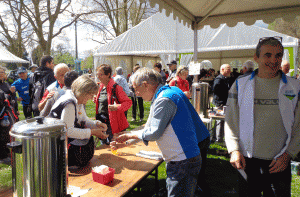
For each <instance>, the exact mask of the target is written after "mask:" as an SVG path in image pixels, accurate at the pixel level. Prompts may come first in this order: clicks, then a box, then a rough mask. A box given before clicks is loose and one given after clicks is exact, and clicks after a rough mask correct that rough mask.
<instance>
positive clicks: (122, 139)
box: [116, 134, 131, 143]
mask: <svg viewBox="0 0 300 197" xmlns="http://www.w3.org/2000/svg"><path fill="white" fill-rule="evenodd" d="M129 139H131V138H130V135H128V134H123V135H120V136H118V137H117V138H116V142H118V143H124V142H126V141H127V140H129Z"/></svg>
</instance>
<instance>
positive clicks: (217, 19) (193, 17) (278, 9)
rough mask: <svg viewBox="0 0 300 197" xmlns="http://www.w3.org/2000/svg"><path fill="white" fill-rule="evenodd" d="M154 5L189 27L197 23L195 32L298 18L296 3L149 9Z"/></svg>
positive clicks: (179, 3)
mask: <svg viewBox="0 0 300 197" xmlns="http://www.w3.org/2000/svg"><path fill="white" fill-rule="evenodd" d="M155 4H158V5H159V10H160V11H162V10H163V9H165V10H166V11H167V15H168V16H169V14H170V13H173V14H174V17H178V18H179V19H180V21H181V20H182V21H184V23H185V24H188V25H189V26H190V25H192V23H193V22H197V23H198V29H201V28H203V27H204V25H210V26H211V27H213V28H217V27H219V26H220V25H221V24H223V23H227V25H228V26H229V27H233V26H235V25H236V24H237V23H238V22H241V21H243V22H245V24H247V25H253V24H254V23H255V21H256V20H263V21H264V22H265V23H271V22H273V21H274V20H275V19H276V18H283V19H284V20H286V21H291V20H294V18H295V16H299V15H300V1H299V0H284V1H282V0H251V1H250V0H188V1H187V0H150V5H151V7H154V6H155ZM174 19H175V18H174Z"/></svg>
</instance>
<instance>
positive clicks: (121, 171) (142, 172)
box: [0, 141, 163, 197]
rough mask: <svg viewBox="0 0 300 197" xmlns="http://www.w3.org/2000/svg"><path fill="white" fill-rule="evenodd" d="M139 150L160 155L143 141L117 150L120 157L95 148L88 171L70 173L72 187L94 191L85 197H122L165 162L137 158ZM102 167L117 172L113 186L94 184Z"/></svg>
mask: <svg viewBox="0 0 300 197" xmlns="http://www.w3.org/2000/svg"><path fill="white" fill-rule="evenodd" d="M140 150H145V151H156V152H160V150H159V148H158V146H157V145H156V142H149V145H148V146H146V145H144V143H143V142H142V141H137V142H135V143H132V144H130V145H128V146H126V147H123V148H121V149H118V153H120V155H118V156H116V155H113V154H112V153H111V150H110V147H109V146H108V145H102V146H100V147H98V148H96V150H95V154H94V157H93V159H92V160H91V165H90V167H89V168H86V169H84V170H83V171H81V172H80V173H71V174H69V178H68V179H69V185H72V186H76V187H80V188H81V189H90V188H92V189H91V190H90V191H89V192H88V193H86V194H84V195H83V196H86V197H94V196H95V197H96V196H97V197H98V196H105V197H109V196H112V197H116V196H123V195H125V194H126V193H127V192H128V191H129V190H130V189H132V188H134V187H135V185H136V184H137V183H138V182H140V181H141V180H142V179H143V178H145V176H146V175H147V174H148V173H149V172H151V171H152V170H153V169H155V168H156V167H157V166H159V165H160V164H161V163H162V162H163V160H160V161H157V160H151V159H146V158H142V157H137V156H135V154H136V153H138V152H139V151H140ZM99 165H107V166H109V167H111V168H114V169H115V175H114V180H113V182H112V183H110V184H108V185H102V184H100V183H97V182H94V181H93V177H92V172H91V170H92V167H94V166H99ZM1 193H2V192H1ZM2 196H3V197H4V196H5V197H10V196H12V189H10V190H7V191H5V192H3V193H2V194H0V197H2Z"/></svg>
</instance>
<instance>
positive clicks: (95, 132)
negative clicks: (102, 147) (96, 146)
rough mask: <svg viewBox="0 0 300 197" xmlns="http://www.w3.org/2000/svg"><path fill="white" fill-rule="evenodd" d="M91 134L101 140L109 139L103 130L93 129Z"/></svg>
mask: <svg viewBox="0 0 300 197" xmlns="http://www.w3.org/2000/svg"><path fill="white" fill-rule="evenodd" d="M91 134H92V135H94V136H96V137H99V138H101V139H106V138H108V135H107V134H105V133H103V131H102V129H92V130H91Z"/></svg>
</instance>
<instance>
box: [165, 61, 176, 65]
mask: <svg viewBox="0 0 300 197" xmlns="http://www.w3.org/2000/svg"><path fill="white" fill-rule="evenodd" d="M172 64H175V65H177V62H176V61H175V60H172V61H171V62H170V63H169V64H167V65H168V66H169V65H172Z"/></svg>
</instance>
